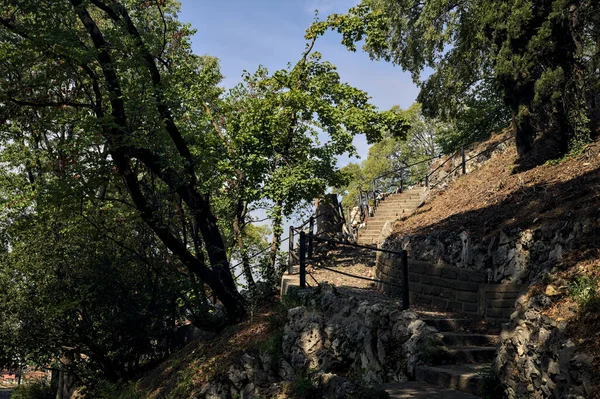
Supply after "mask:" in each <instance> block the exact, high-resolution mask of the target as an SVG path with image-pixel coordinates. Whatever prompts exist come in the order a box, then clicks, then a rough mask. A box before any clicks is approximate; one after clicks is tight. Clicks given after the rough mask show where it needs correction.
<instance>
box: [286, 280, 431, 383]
mask: <svg viewBox="0 0 600 399" xmlns="http://www.w3.org/2000/svg"><path fill="white" fill-rule="evenodd" d="M399 308H400V307H399V306H398V305H397V304H395V303H393V302H387V301H377V302H375V303H373V302H369V301H366V300H360V299H358V298H356V297H344V296H339V295H336V291H334V290H328V291H326V292H325V293H324V294H323V296H322V297H321V298H320V300H319V303H318V304H317V306H316V307H315V308H311V307H306V306H302V307H297V308H294V309H291V310H290V311H289V320H288V323H287V324H286V326H285V332H284V339H283V350H284V355H285V358H286V359H289V361H290V364H291V365H292V367H293V368H295V369H310V370H316V371H319V372H330V371H332V370H341V369H344V370H346V371H348V372H351V373H353V374H354V375H357V376H359V378H360V380H362V381H363V382H365V383H382V382H397V381H406V380H407V379H408V377H409V376H411V375H412V374H413V373H414V369H415V366H416V365H417V364H418V363H419V362H420V360H421V357H420V356H421V354H422V353H423V352H424V350H423V349H424V347H425V346H426V345H430V344H431V343H432V341H433V340H434V339H435V330H434V329H432V328H431V327H428V326H427V325H426V324H425V323H424V322H423V321H421V320H419V319H417V316H416V315H415V313H413V312H411V311H400V310H399ZM317 309H318V310H317Z"/></svg>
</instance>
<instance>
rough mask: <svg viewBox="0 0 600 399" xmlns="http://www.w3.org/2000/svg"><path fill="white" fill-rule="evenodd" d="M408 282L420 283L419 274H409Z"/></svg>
mask: <svg viewBox="0 0 600 399" xmlns="http://www.w3.org/2000/svg"><path fill="white" fill-rule="evenodd" d="M408 281H416V282H418V281H420V278H419V275H418V274H414V273H412V274H409V275H408Z"/></svg>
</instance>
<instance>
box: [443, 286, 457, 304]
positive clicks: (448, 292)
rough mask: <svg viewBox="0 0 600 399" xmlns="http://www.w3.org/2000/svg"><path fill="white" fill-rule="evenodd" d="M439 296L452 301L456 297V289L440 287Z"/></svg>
mask: <svg viewBox="0 0 600 399" xmlns="http://www.w3.org/2000/svg"><path fill="white" fill-rule="evenodd" d="M440 296H441V297H443V298H446V299H451V300H453V301H454V300H455V299H456V291H454V290H453V289H452V288H442V293H441V294H440Z"/></svg>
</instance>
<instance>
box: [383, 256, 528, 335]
mask: <svg viewBox="0 0 600 399" xmlns="http://www.w3.org/2000/svg"><path fill="white" fill-rule="evenodd" d="M375 275H376V278H377V280H381V281H382V282H378V283H377V288H378V289H379V290H381V291H383V292H385V293H386V294H388V295H392V296H398V297H399V296H400V295H401V293H402V288H401V287H402V270H401V265H400V260H399V259H398V258H395V257H394V256H393V255H389V254H380V255H379V256H378V258H377V266H376V273H375ZM408 276H409V277H408V278H409V284H408V285H409V298H410V301H411V303H413V304H419V305H429V306H434V307H435V308H436V309H443V310H450V311H456V312H461V313H466V314H472V315H477V316H482V317H485V318H486V320H488V321H489V322H491V323H492V324H497V325H499V324H502V323H505V322H507V321H509V319H510V315H511V314H512V313H513V312H514V306H515V302H516V300H517V299H518V297H519V295H520V294H521V293H522V292H524V291H525V290H526V288H527V287H526V286H524V285H517V284H489V283H487V280H488V277H487V274H486V273H485V272H482V271H477V270H465V269H459V268H456V267H452V266H437V265H433V264H431V263H428V262H423V261H416V260H412V259H409V260H408Z"/></svg>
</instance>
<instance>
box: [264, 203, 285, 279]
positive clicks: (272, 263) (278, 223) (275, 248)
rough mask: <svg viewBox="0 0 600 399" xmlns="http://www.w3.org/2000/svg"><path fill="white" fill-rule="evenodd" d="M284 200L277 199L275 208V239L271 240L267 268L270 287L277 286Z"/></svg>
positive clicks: (273, 224)
mask: <svg viewBox="0 0 600 399" xmlns="http://www.w3.org/2000/svg"><path fill="white" fill-rule="evenodd" d="M282 207H283V201H277V204H276V205H275V207H274V208H273V216H272V217H273V223H272V226H273V239H272V240H271V250H270V251H269V264H268V270H267V283H268V284H269V286H270V287H275V286H277V277H278V276H277V252H279V247H280V246H281V235H282V234H283V216H282Z"/></svg>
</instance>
